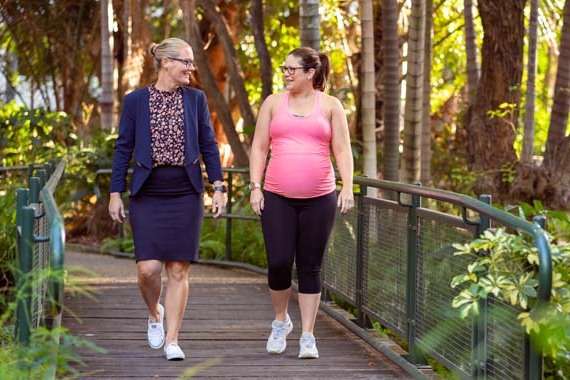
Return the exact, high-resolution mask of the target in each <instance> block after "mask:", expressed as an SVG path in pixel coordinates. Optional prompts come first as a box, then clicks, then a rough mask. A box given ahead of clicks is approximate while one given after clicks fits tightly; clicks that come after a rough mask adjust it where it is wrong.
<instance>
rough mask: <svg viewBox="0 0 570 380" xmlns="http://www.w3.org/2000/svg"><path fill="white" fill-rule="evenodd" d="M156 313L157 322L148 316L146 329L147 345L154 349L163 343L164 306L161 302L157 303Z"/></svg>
mask: <svg viewBox="0 0 570 380" xmlns="http://www.w3.org/2000/svg"><path fill="white" fill-rule="evenodd" d="M158 313H159V315H160V317H159V319H158V322H152V321H151V320H150V318H149V319H148V327H147V330H146V336H147V340H148V345H149V346H150V348H154V349H155V350H157V349H159V348H160V347H162V345H163V344H164V307H163V306H162V305H161V304H158Z"/></svg>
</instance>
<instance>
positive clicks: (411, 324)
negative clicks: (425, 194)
mask: <svg viewBox="0 0 570 380" xmlns="http://www.w3.org/2000/svg"><path fill="white" fill-rule="evenodd" d="M411 196H412V203H411V204H410V205H409V206H408V223H407V225H408V228H407V230H408V231H407V233H408V239H407V242H408V244H407V259H408V260H407V261H408V265H407V270H406V272H407V274H406V320H407V332H408V353H409V357H408V360H409V361H410V362H412V363H414V364H425V358H424V357H423V355H422V353H421V352H420V350H419V348H418V346H417V342H416V339H417V333H416V314H417V286H416V283H417V278H418V276H417V275H418V273H417V261H418V240H419V239H418V234H419V223H418V216H417V212H416V210H417V209H418V208H419V207H421V197H420V196H419V195H417V194H411Z"/></svg>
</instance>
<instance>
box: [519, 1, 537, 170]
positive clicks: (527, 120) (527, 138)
mask: <svg viewBox="0 0 570 380" xmlns="http://www.w3.org/2000/svg"><path fill="white" fill-rule="evenodd" d="M537 19H538V0H530V20H529V27H528V63H527V72H528V74H527V83H526V104H525V117H524V138H523V145H522V154H521V161H522V162H523V163H527V164H528V163H530V162H531V161H532V153H533V144H534V103H535V100H536V87H535V80H536V45H537V43H536V40H537V29H538V22H537Z"/></svg>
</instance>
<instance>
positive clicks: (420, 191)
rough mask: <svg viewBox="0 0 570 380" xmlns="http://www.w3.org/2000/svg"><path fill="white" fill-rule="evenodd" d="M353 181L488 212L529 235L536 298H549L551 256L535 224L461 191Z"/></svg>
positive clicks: (368, 179)
mask: <svg viewBox="0 0 570 380" xmlns="http://www.w3.org/2000/svg"><path fill="white" fill-rule="evenodd" d="M354 182H355V183H356V184H361V185H366V186H372V187H376V188H379V189H383V190H389V191H395V192H397V193H407V194H415V195H419V196H421V197H426V198H432V199H435V200H438V201H443V202H448V203H452V204H455V205H457V206H463V207H467V208H470V209H472V210H474V211H477V212H479V213H481V214H485V215H488V216H490V217H491V218H493V219H495V220H497V221H499V222H501V223H503V224H505V225H510V226H512V227H513V228H516V229H518V230H521V231H523V232H525V233H527V234H529V235H530V236H531V237H532V238H533V239H534V242H535V244H536V247H537V249H538V258H539V268H538V269H539V275H538V276H539V290H538V295H539V299H540V300H542V301H548V300H549V299H550V295H551V292H552V255H551V251H550V245H549V244H548V239H547V238H546V233H545V231H544V230H543V229H542V228H541V227H540V226H539V225H538V224H536V223H530V222H527V221H526V220H524V219H521V218H517V217H516V216H514V215H512V214H509V213H508V212H506V211H503V210H499V209H497V208H494V207H492V206H490V205H488V204H486V203H484V202H481V201H479V200H477V199H474V198H471V197H469V196H466V195H463V194H457V193H453V192H451V191H446V190H438V189H434V188H429V187H423V186H417V185H410V184H405V183H399V182H393V181H386V180H377V179H370V178H365V177H359V176H356V177H355V178H354Z"/></svg>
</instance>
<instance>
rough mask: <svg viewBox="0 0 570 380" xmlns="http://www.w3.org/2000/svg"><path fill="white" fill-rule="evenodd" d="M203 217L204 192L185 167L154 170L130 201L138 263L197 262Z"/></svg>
mask: <svg viewBox="0 0 570 380" xmlns="http://www.w3.org/2000/svg"><path fill="white" fill-rule="evenodd" d="M203 216H204V206H203V199H202V193H198V192H196V191H195V189H194V187H193V186H192V184H191V182H190V179H189V178H188V175H187V174H186V171H185V170H184V168H183V167H179V166H159V167H155V168H153V169H152V172H151V174H150V176H149V178H148V179H147V180H146V181H145V183H144V185H143V187H142V189H141V190H140V192H139V193H138V194H137V195H135V196H133V197H131V198H130V204H129V220H130V223H131V228H132V231H133V239H134V243H135V258H136V261H137V262H138V261H140V260H160V261H190V262H192V261H196V260H197V259H198V247H199V243H200V229H201V227H202V219H203Z"/></svg>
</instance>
